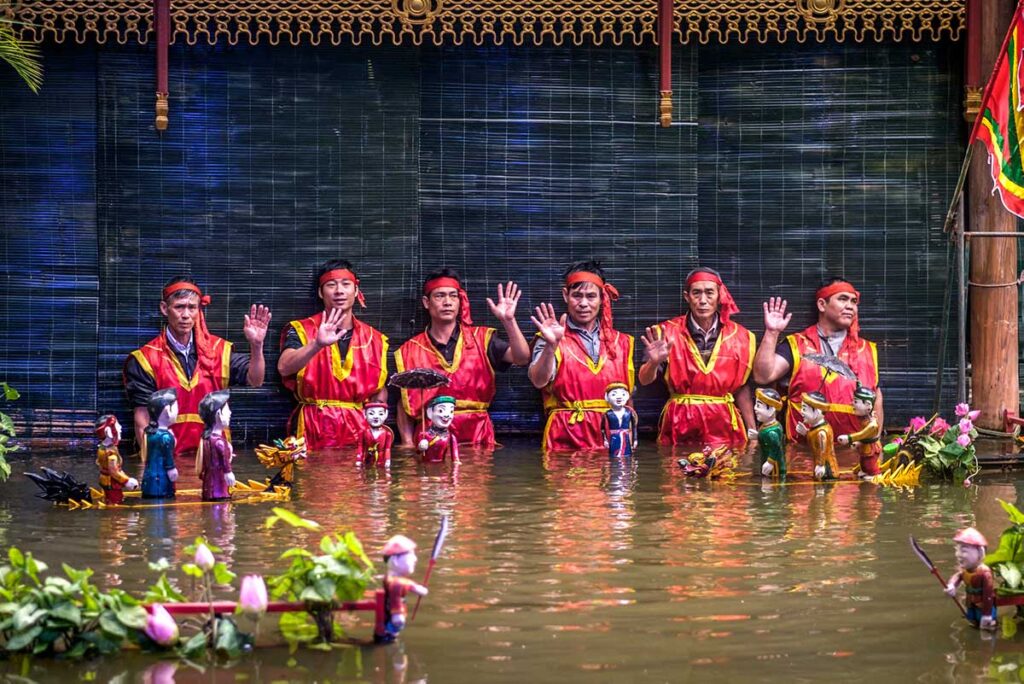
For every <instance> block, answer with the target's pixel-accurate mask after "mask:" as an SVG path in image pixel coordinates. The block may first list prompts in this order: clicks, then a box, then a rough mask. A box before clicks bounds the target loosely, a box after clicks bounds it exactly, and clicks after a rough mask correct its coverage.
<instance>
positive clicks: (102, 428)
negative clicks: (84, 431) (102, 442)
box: [96, 414, 117, 439]
mask: <svg viewBox="0 0 1024 684" xmlns="http://www.w3.org/2000/svg"><path fill="white" fill-rule="evenodd" d="M116 422H117V416H115V415H113V414H111V415H110V416H108V417H107V419H106V420H105V421H103V422H102V423H100V424H99V425H97V426H96V436H97V437H99V438H100V439H105V438H106V435H104V434H103V433H104V432H106V431H107V428H110V429H111V432H113V429H114V423H116ZM111 436H112V437H114V436H116V435H113V434H112V435H111Z"/></svg>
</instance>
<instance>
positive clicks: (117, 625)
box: [100, 610, 128, 639]
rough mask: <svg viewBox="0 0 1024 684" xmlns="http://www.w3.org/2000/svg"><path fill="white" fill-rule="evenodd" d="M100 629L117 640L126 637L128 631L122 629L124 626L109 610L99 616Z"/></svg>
mask: <svg viewBox="0 0 1024 684" xmlns="http://www.w3.org/2000/svg"><path fill="white" fill-rule="evenodd" d="M100 629H102V630H103V631H104V632H106V633H107V634H109V635H111V636H113V637H116V638H119V639H124V638H126V637H127V636H128V630H126V629H125V628H124V625H122V624H121V622H120V621H119V620H118V619H117V616H116V615H115V614H114V612H113V611H110V610H108V611H104V612H103V613H102V614H101V615H100Z"/></svg>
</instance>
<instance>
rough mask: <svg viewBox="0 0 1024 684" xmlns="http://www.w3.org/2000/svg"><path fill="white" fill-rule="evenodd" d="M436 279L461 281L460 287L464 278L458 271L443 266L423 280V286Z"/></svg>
mask: <svg viewBox="0 0 1024 684" xmlns="http://www.w3.org/2000/svg"><path fill="white" fill-rule="evenodd" d="M434 278H455V279H456V280H458V281H459V284H460V285H461V284H462V276H460V275H459V272H458V271H456V270H455V269H454V268H451V267H449V266H442V267H441V268H439V269H437V270H436V271H431V272H430V273H428V274H427V277H426V278H424V279H423V284H424V285H426V284H427V283H428V282H430V281H431V280H433V279H434Z"/></svg>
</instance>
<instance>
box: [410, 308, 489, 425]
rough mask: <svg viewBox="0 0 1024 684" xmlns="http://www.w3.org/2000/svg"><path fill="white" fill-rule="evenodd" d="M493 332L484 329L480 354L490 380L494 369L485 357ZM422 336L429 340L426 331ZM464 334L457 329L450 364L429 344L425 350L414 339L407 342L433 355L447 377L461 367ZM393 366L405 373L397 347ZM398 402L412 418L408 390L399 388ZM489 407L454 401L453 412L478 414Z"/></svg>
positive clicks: (477, 402)
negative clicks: (489, 374)
mask: <svg viewBox="0 0 1024 684" xmlns="http://www.w3.org/2000/svg"><path fill="white" fill-rule="evenodd" d="M471 327H474V328H476V327H482V326H471ZM494 332H495V330H494V328H484V350H483V352H482V354H483V356H484V360H486V362H487V364H486V365H487V370H488V371H490V373H491V379H492V380H493V379H494V378H495V373H494V367H493V366H491V360H490V358H489V357H488V356H487V349H488V347H489V346H490V344H491V336H492V335H494ZM424 334H425V335H427V338H428V339H429V337H430V333H429V332H427V331H424ZM466 334H467V333H466V331H465V329H464V327H463V326H460V327H459V339H458V340H457V341H456V343H455V354H454V355H453V356H452V362H451V363H450V364H449V363H447V362H446V361H445V359H444V355H443V354H441V352H439V351H437V349H436V348H435V347H434V345H433V344H431V345H430V347H429V348H427V347H425V346H423V344H421V343H420V342H417V341H416V338H415V337H413V338H410V340H409V342H411V343H413V344H415V345H416V346H417V347H419V348H420V349H425V350H427V351H430V352H432V353H433V354H434V356H436V357H437V360H438V362H439V363H440V364H441V367H442V368H443V369H444V370H445V371H446V372H447V373H448V374H449V375H455V373H456V372H457V371H458V370H459V368H461V367H462V349H463V340H464V339H465V338H466ZM469 334H470V335H472V334H473V333H472V332H470V333H469ZM395 366H396V368H397V369H398V372H399V373H404V372H405V359H404V358H402V349H401V347H399V348H398V349H396V350H395ZM399 402H400V403H401V405H402V410H404V411H405V414H406V415H407V416H412V415H413V413H412V405H411V404H410V403H409V390H408V389H406V388H404V387H403V388H401V389H400V390H399ZM490 407H491V405H490V404H488V403H485V402H482V401H469V400H466V399H457V400H456V401H455V412H456V413H478V412H480V411H486V410H487V409H489V408H490Z"/></svg>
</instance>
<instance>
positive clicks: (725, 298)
mask: <svg viewBox="0 0 1024 684" xmlns="http://www.w3.org/2000/svg"><path fill="white" fill-rule="evenodd" d="M704 280H707V281H711V282H712V283H714V284H715V285H718V317H719V318H721V319H722V320H723V321H725V322H726V323H728V322H729V319H730V318H731V317H732V316H733V315H734V314H738V313H739V312H740V307H738V306H737V305H736V300H735V299H733V298H732V293H731V292H729V288H727V287H726V286H725V283H723V282H722V279H721V278H720V277H718V276H717V275H715V274H714V273H712V272H711V271H701V270H697V271H694V272H693V273H691V274H690V276H689V277H688V278H687V279H686V289H687V290H689V289H690V286H691V285H693V284H694V283H699V282H701V281H704Z"/></svg>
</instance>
